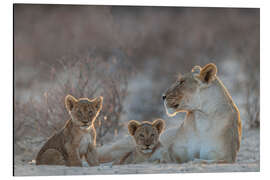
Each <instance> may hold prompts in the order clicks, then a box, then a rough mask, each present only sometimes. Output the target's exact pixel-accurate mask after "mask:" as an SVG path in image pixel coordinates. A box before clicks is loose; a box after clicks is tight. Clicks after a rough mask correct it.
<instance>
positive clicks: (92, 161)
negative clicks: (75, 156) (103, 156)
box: [85, 144, 99, 166]
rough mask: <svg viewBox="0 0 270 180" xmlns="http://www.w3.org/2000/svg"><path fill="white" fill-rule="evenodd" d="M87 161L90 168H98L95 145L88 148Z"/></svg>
mask: <svg viewBox="0 0 270 180" xmlns="http://www.w3.org/2000/svg"><path fill="white" fill-rule="evenodd" d="M85 159H86V161H87V163H88V164H89V166H98V165H99V161H98V154H97V151H96V147H95V146H94V145H93V144H89V145H88V148H87V152H86V154H85Z"/></svg>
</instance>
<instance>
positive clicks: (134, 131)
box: [128, 119, 165, 154]
mask: <svg viewBox="0 0 270 180" xmlns="http://www.w3.org/2000/svg"><path fill="white" fill-rule="evenodd" d="M164 126H165V122H164V121H163V120H162V119H157V120H155V121H154V122H153V123H151V122H148V121H144V122H142V123H140V122H138V121H135V120H132V121H130V122H129V123H128V131H129V133H130V135H131V136H133V138H134V140H135V142H136V149H137V150H138V151H139V152H141V153H143V154H148V153H152V151H153V149H154V148H155V147H156V146H157V145H158V143H159V135H160V134H161V132H162V131H163V129H164Z"/></svg>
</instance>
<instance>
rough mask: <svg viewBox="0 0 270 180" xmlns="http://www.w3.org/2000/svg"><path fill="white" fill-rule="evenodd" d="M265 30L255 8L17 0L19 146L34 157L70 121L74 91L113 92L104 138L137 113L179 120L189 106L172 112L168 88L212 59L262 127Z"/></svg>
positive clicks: (249, 119)
mask: <svg viewBox="0 0 270 180" xmlns="http://www.w3.org/2000/svg"><path fill="white" fill-rule="evenodd" d="M259 32H260V10H259V9H256V8H252V9H251V8H249V9H248V8H185V7H127V6H78V5H68V6H67V5H27V4H25V5H23V4H16V5H14V68H15V69H14V73H15V77H14V78H15V79H14V80H15V81H14V91H15V98H14V112H15V116H14V148H15V155H24V157H27V158H26V159H25V160H26V161H28V160H31V159H32V158H34V157H35V156H36V153H37V152H38V150H39V148H40V147H41V146H42V145H43V143H44V142H45V141H46V140H47V139H48V137H49V136H50V135H51V134H52V133H54V132H56V131H57V130H59V129H60V128H61V127H63V125H64V124H65V122H66V120H68V119H69V115H68V113H67V111H66V110H65V106H64V98H65V96H66V95H67V94H72V95H73V96H75V97H77V98H80V97H89V98H94V97H96V96H99V95H102V96H104V106H103V110H102V113H101V114H100V116H99V117H98V119H97V120H96V123H95V126H96V129H97V135H98V136H97V144H98V146H100V145H102V144H104V143H108V142H111V141H113V140H114V139H115V138H117V137H119V135H123V134H127V127H126V125H127V122H128V121H129V120H132V119H135V120H138V121H143V120H148V121H153V120H154V119H155V118H163V119H165V120H166V124H167V128H169V127H171V126H174V125H177V124H180V123H181V121H179V119H180V120H181V119H182V120H183V118H184V114H182V113H180V114H178V115H177V116H176V117H174V118H169V117H167V116H166V114H165V110H164V108H163V104H162V100H161V95H162V93H163V92H164V91H165V90H166V89H167V88H168V87H169V86H170V85H171V84H172V83H173V82H174V81H175V80H176V76H177V75H178V74H179V73H185V72H188V71H190V70H191V68H192V67H193V66H194V65H200V66H204V65H205V64H207V63H210V62H213V63H215V64H216V65H217V67H218V76H219V77H220V79H221V80H222V81H223V83H224V84H225V86H226V87H227V89H228V90H229V92H230V94H231V96H232V97H233V99H234V101H235V103H236V105H237V106H238V107H239V109H240V114H241V119H242V122H243V128H244V129H245V130H246V131H248V130H250V129H259V126H260V114H259V113H260V34H259ZM258 140H259V139H258ZM258 148H259V147H258ZM15 158H16V157H15Z"/></svg>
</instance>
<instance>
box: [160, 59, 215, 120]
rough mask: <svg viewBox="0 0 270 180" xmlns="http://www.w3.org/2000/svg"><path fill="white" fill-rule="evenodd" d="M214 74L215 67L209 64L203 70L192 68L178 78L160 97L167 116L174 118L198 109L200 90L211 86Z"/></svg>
mask: <svg viewBox="0 0 270 180" xmlns="http://www.w3.org/2000/svg"><path fill="white" fill-rule="evenodd" d="M216 74H217V67H216V65H215V64H212V63H210V64H207V65H205V66H204V67H203V68H201V67H200V66H194V67H193V68H192V70H191V72H189V73H186V74H184V75H183V76H179V77H178V78H177V80H176V82H175V83H174V84H172V86H171V87H170V88H169V89H167V91H166V92H165V93H164V94H163V96H162V98H163V100H164V106H165V109H166V112H167V115H168V116H175V115H176V114H177V113H178V112H181V111H190V110H194V109H198V108H199V107H200V90H201V89H203V88H207V87H209V86H211V84H212V82H213V81H214V80H215V79H216Z"/></svg>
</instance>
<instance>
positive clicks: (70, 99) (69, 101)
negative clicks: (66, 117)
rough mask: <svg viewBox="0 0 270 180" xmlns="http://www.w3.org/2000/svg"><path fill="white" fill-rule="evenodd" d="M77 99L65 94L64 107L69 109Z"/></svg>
mask: <svg viewBox="0 0 270 180" xmlns="http://www.w3.org/2000/svg"><path fill="white" fill-rule="evenodd" d="M77 102H78V100H77V99H76V98H75V97H73V96H71V95H67V96H66V98H65V104H66V108H67V110H68V111H71V110H72V109H73V107H74V105H75V103H77Z"/></svg>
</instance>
